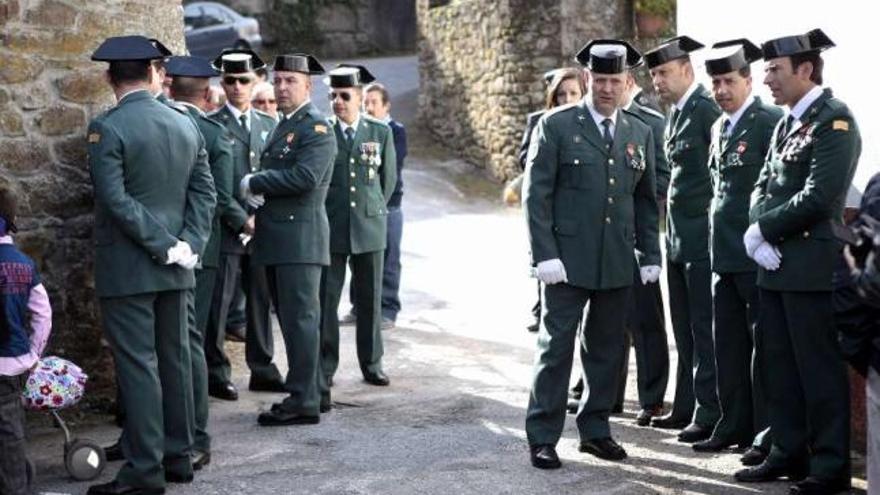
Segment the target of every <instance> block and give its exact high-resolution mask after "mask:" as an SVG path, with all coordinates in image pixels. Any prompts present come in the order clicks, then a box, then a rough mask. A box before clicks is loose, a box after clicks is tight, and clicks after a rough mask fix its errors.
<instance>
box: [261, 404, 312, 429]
mask: <svg viewBox="0 0 880 495" xmlns="http://www.w3.org/2000/svg"><path fill="white" fill-rule="evenodd" d="M320 422H321V417H320V416H306V415H304V414H298V413H290V412H285V411H284V410H282V409H281V408H280V407H273V408H272V410H270V411H268V412H263V413H260V416H259V417H258V418H257V423H259V424H260V426H288V425H315V424H318V423H320Z"/></svg>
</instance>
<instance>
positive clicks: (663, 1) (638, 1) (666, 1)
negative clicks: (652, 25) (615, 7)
mask: <svg viewBox="0 0 880 495" xmlns="http://www.w3.org/2000/svg"><path fill="white" fill-rule="evenodd" d="M634 7H635V11H636V13H637V14H646V15H656V16H659V17H670V16H672V15H673V14H674V13H675V0H635V4H634Z"/></svg>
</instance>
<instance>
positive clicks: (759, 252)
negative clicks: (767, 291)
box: [754, 241, 782, 272]
mask: <svg viewBox="0 0 880 495" xmlns="http://www.w3.org/2000/svg"><path fill="white" fill-rule="evenodd" d="M754 259H755V262H756V263H758V264H759V265H761V268H763V269H765V270H770V271H771V272H772V271H773V270H778V269H779V264H780V263H781V262H782V253H780V252H779V249H777V248H776V247H775V246H772V245H771V244H770V243H769V242H766V241H765V242H763V243H761V245H760V246H758V248H757V249H755V256H754Z"/></svg>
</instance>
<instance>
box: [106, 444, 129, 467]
mask: <svg viewBox="0 0 880 495" xmlns="http://www.w3.org/2000/svg"><path fill="white" fill-rule="evenodd" d="M104 458H105V459H107V462H114V461H121V460H123V459H125V456H124V455H122V444H120V443H119V440H116V443H114V444H113V445H108V446H106V447H104Z"/></svg>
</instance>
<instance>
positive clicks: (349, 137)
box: [345, 127, 354, 148]
mask: <svg viewBox="0 0 880 495" xmlns="http://www.w3.org/2000/svg"><path fill="white" fill-rule="evenodd" d="M345 142H346V144H348V146H349V148H350V147H351V143H353V142H354V127H347V128H346V129H345Z"/></svg>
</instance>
